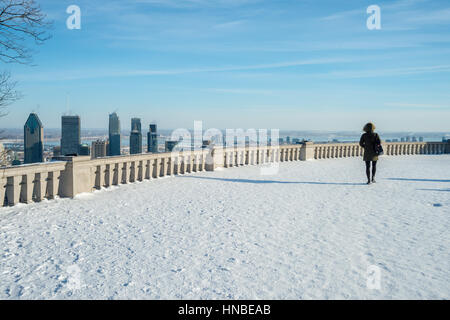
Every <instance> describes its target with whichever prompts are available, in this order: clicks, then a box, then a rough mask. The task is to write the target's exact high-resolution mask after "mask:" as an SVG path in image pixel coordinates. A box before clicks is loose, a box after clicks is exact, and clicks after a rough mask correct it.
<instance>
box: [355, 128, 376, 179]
mask: <svg viewBox="0 0 450 320" xmlns="http://www.w3.org/2000/svg"><path fill="white" fill-rule="evenodd" d="M363 130H364V132H365V133H363V135H362V136H361V139H360V140H359V145H360V146H361V147H362V148H364V157H363V160H364V161H365V162H366V175H367V184H370V183H371V182H372V183H374V182H375V173H376V172H377V161H378V154H379V151H378V148H379V147H380V146H381V140H380V137H379V136H378V133H375V132H374V130H375V125H374V124H373V123H370V122H369V123H367V124H366V125H365V126H364V129H363ZM371 162H372V179H370V163H371Z"/></svg>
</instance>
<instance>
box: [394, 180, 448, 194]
mask: <svg viewBox="0 0 450 320" xmlns="http://www.w3.org/2000/svg"><path fill="white" fill-rule="evenodd" d="M387 180H394V181H408V182H444V183H445V182H450V180H446V179H411V178H387ZM417 190H420V191H444V192H450V189H417Z"/></svg>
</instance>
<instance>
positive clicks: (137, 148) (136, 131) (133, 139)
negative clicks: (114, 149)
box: [130, 118, 142, 154]
mask: <svg viewBox="0 0 450 320" xmlns="http://www.w3.org/2000/svg"><path fill="white" fill-rule="evenodd" d="M139 153H142V132H141V119H139V118H133V119H131V133H130V154H139Z"/></svg>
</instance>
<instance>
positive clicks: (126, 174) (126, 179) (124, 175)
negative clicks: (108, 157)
mask: <svg viewBox="0 0 450 320" xmlns="http://www.w3.org/2000/svg"><path fill="white" fill-rule="evenodd" d="M129 171H130V169H129V164H128V163H127V162H122V179H121V183H122V184H127V183H128V182H130V175H129Z"/></svg>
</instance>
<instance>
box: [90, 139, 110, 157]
mask: <svg viewBox="0 0 450 320" xmlns="http://www.w3.org/2000/svg"><path fill="white" fill-rule="evenodd" d="M107 151H108V141H104V140H97V141H92V147H91V158H92V159H95V158H103V157H106V156H107V154H108V152H107Z"/></svg>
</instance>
